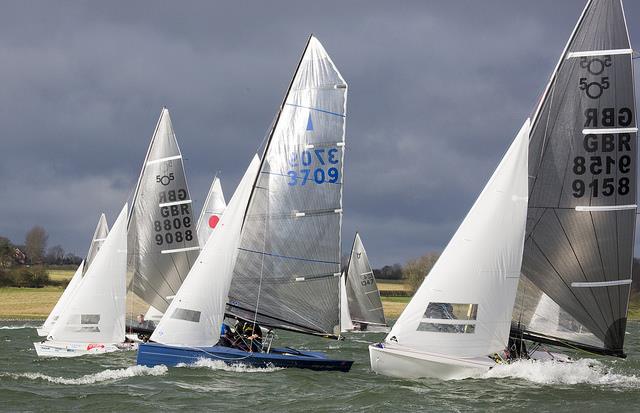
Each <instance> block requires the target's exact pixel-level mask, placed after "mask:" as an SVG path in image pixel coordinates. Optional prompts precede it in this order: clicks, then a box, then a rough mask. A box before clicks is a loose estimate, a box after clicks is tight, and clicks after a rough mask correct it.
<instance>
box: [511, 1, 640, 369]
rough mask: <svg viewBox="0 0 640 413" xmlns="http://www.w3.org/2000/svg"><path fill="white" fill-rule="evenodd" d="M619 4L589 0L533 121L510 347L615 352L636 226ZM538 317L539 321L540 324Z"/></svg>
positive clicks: (618, 353) (630, 104) (627, 48)
mask: <svg viewBox="0 0 640 413" xmlns="http://www.w3.org/2000/svg"><path fill="white" fill-rule="evenodd" d="M632 53H633V50H632V48H631V45H630V42H629V36H628V31H627V24H626V20H625V15H624V10H623V6H622V2H621V1H620V0H591V1H589V2H588V3H587V4H586V7H585V8H584V11H583V12H582V15H581V16H580V18H579V20H578V23H577V25H576V27H575V29H574V30H573V33H572V34H571V37H570V38H569V41H568V43H567V45H566V47H565V50H564V51H563V53H562V55H561V57H560V60H559V62H558V64H557V66H556V68H555V70H554V72H553V74H552V76H551V80H550V81H549V84H548V86H547V88H546V89H545V91H544V94H543V95H542V100H541V101H540V103H539V105H538V107H537V109H536V112H535V115H534V118H533V119H534V120H533V125H532V130H531V136H530V149H529V210H528V216H527V233H526V240H525V247H524V258H523V262H522V280H521V283H520V288H519V292H518V297H517V299H516V309H515V311H514V314H513V329H512V331H511V337H512V348H511V349H510V350H511V351H515V352H517V353H518V354H522V356H524V357H527V356H529V355H530V354H531V352H532V351H536V350H543V349H544V348H545V347H544V346H545V345H554V346H561V347H565V348H569V349H580V350H582V351H586V352H588V353H591V354H600V355H608V356H615V357H625V353H624V348H623V345H624V338H625V327H626V321H627V307H628V303H629V294H630V287H631V268H632V261H633V253H634V239H635V225H636V211H637V200H636V186H637V169H636V155H637V153H636V151H637V149H636V139H637V126H636V120H635V116H636V108H635V96H634V79H633V62H632ZM543 320H544V322H543Z"/></svg>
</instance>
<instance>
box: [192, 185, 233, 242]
mask: <svg viewBox="0 0 640 413" xmlns="http://www.w3.org/2000/svg"><path fill="white" fill-rule="evenodd" d="M226 207H227V203H226V201H225V200H224V194H223V193H222V185H221V184H220V179H218V177H217V176H216V177H215V178H213V182H212V183H211V188H210V189H209V193H208V194H207V199H205V201H204V205H203V206H202V212H200V217H199V218H198V225H197V226H196V232H197V233H198V240H199V241H200V246H204V244H206V243H207V239H209V236H210V235H211V233H212V232H213V230H214V228H216V226H217V225H218V222H219V221H220V217H222V213H223V212H224V209H225V208H226Z"/></svg>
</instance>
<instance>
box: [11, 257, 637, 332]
mask: <svg viewBox="0 0 640 413" xmlns="http://www.w3.org/2000/svg"><path fill="white" fill-rule="evenodd" d="M74 272H75V271H74V270H61V269H53V270H49V277H50V278H51V279H52V280H56V281H63V280H70V279H71V277H73V274H74ZM378 288H379V289H380V291H390V290H391V291H398V290H399V291H407V290H408V289H409V288H408V286H406V285H405V284H404V283H403V282H402V281H390V280H383V281H381V282H378ZM62 291H64V290H63V288H62V287H45V288H13V287H10V288H0V319H38V318H46V317H47V315H48V314H49V312H51V310H52V309H53V306H54V305H55V304H56V302H57V301H58V299H59V298H60V295H61V294H62ZM409 300H411V297H382V305H383V306H384V312H385V315H386V316H387V318H390V319H396V318H398V317H399V316H400V313H402V310H404V308H405V307H406V306H407V303H408V302H409ZM128 302H130V300H128ZM146 308H147V305H146V304H144V303H143V302H142V301H141V300H140V299H139V298H137V297H136V299H135V300H134V305H133V308H132V309H129V308H128V309H127V310H128V311H129V312H133V313H136V314H137V313H143V312H145V311H146ZM629 319H630V320H640V295H636V296H634V297H632V298H631V302H630V303H629Z"/></svg>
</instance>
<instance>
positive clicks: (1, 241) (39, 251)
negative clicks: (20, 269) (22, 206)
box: [0, 225, 82, 269]
mask: <svg viewBox="0 0 640 413" xmlns="http://www.w3.org/2000/svg"><path fill="white" fill-rule="evenodd" d="M48 240H49V235H48V234H47V231H46V230H45V229H44V228H43V227H41V226H39V225H36V226H34V227H33V228H31V229H30V230H29V231H28V232H27V233H26V235H25V238H24V243H22V244H16V243H13V242H11V240H10V239H9V238H7V237H3V236H0V268H5V269H6V268H11V267H13V266H20V265H79V264H80V262H81V261H82V258H80V257H78V256H77V255H75V254H73V253H70V252H69V253H67V252H65V250H64V248H62V246H60V245H54V246H52V247H50V248H47V243H48Z"/></svg>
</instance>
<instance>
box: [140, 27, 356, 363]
mask: <svg viewBox="0 0 640 413" xmlns="http://www.w3.org/2000/svg"><path fill="white" fill-rule="evenodd" d="M346 92H347V85H346V82H345V81H344V79H343V78H342V76H341V75H340V73H339V72H338V70H337V69H336V67H335V65H334V64H333V62H332V61H331V59H330V57H329V56H328V54H327V53H326V51H325V50H324V48H323V47H322V45H321V44H320V42H319V41H318V40H317V39H316V38H315V37H313V36H311V37H310V38H309V41H308V43H307V45H306V47H305V50H304V53H303V55H302V57H301V60H300V63H299V64H298V68H297V70H296V72H295V75H294V77H293V79H292V81H291V84H290V86H289V90H288V92H287V94H286V96H285V98H284V100H283V103H282V105H281V107H280V110H279V112H278V115H277V117H276V121H275V123H274V125H273V127H272V129H271V131H270V133H269V137H268V139H267V142H266V145H265V150H264V156H263V157H262V160H261V161H258V159H257V158H254V161H253V162H252V163H251V165H250V167H249V169H248V170H247V172H246V173H245V175H244V177H243V179H242V181H241V183H240V185H239V186H238V188H237V189H236V192H235V193H234V195H233V197H232V199H231V201H230V203H229V205H228V207H227V209H226V210H225V212H224V213H223V215H222V218H221V220H220V222H219V224H218V228H217V229H216V231H214V232H213V234H212V235H211V237H210V238H209V239H208V240H207V243H206V245H205V246H204V249H203V251H202V253H201V255H200V257H199V259H198V261H197V263H196V264H195V265H194V267H193V268H192V270H191V272H190V273H189V276H188V277H187V280H186V281H185V283H184V284H183V286H182V288H181V289H180V291H179V292H178V294H177V296H176V298H174V300H173V302H172V303H171V306H170V307H169V309H168V310H167V312H166V313H165V316H164V317H163V319H162V320H161V321H160V324H159V325H158V327H157V328H156V331H155V332H154V334H153V336H152V337H151V340H152V341H155V342H156V343H146V344H143V345H141V346H140V348H139V350H138V364H142V365H147V366H153V365H156V364H165V365H176V364H179V363H192V362H195V361H197V360H198V359H201V358H207V359H213V360H220V361H223V362H225V363H229V364H248V365H252V366H258V367H264V366H275V367H297V368H308V369H314V370H338V371H348V370H349V369H350V368H351V365H352V363H353V362H352V361H348V360H333V359H330V358H328V357H327V356H326V355H325V354H324V353H321V352H311V351H302V350H295V349H292V348H274V347H272V346H271V340H272V339H273V336H272V335H271V334H267V335H266V337H264V339H263V343H262V347H261V348H260V349H253V347H250V348H249V349H247V350H241V349H239V348H236V347H229V346H223V345H221V341H220V339H221V336H220V334H221V332H220V328H221V326H222V324H223V319H224V317H225V313H226V314H227V316H231V317H236V318H238V319H241V320H244V322H247V323H250V325H251V326H252V329H253V331H254V332H258V330H259V327H260V326H262V327H266V328H269V329H271V328H279V329H286V330H292V331H296V332H302V333H308V334H315V335H321V336H326V337H334V338H337V336H338V335H339V333H340V331H339V329H340V326H339V321H340V320H339V309H338V295H339V280H340V278H339V277H340V272H339V271H340V250H341V248H340V227H341V220H342V162H343V149H344V127H345V117H346V114H345V108H346ZM225 306H226V308H225ZM222 327H223V328H224V326H222Z"/></svg>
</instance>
